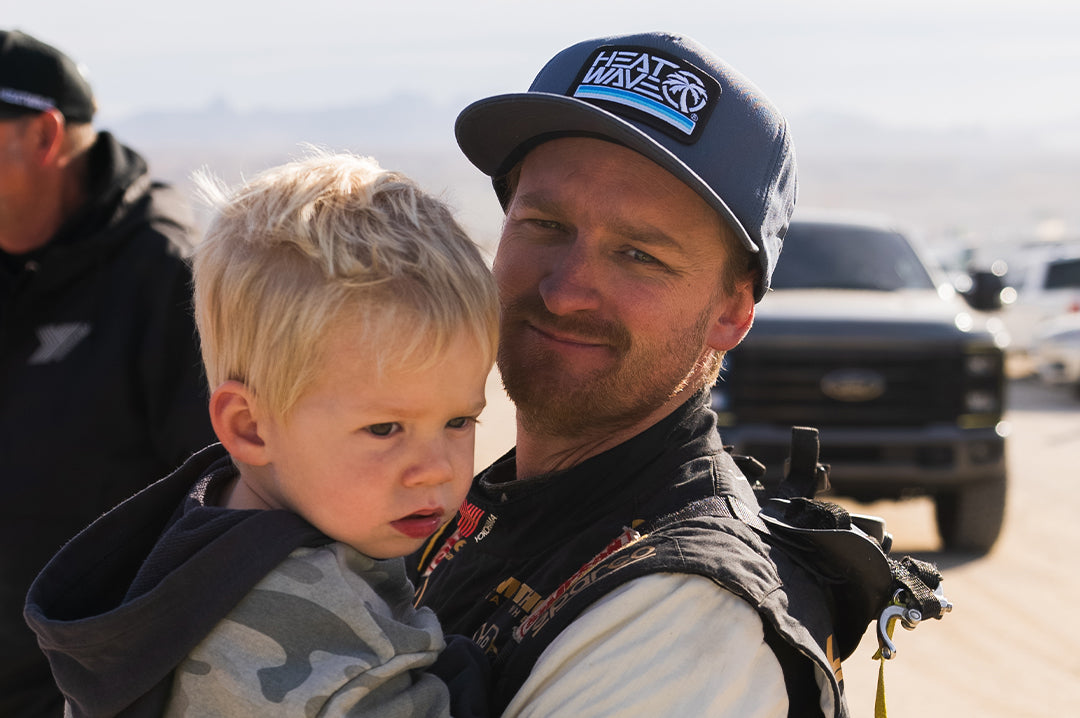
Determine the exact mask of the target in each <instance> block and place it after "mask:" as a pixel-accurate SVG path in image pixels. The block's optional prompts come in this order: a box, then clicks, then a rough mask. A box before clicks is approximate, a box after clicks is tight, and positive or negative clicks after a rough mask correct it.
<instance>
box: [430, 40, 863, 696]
mask: <svg viewBox="0 0 1080 718" xmlns="http://www.w3.org/2000/svg"><path fill="white" fill-rule="evenodd" d="M457 136H458V142H459V144H460V145H461V147H462V149H463V150H464V152H465V154H466V155H467V156H468V157H469V158H470V160H471V161H472V162H473V163H474V164H476V165H477V166H478V167H479V168H480V169H481V170H483V171H484V172H485V173H487V174H489V175H490V176H492V178H493V181H494V185H495V189H496V192H497V194H498V196H499V199H500V201H501V202H502V204H503V207H504V210H505V213H506V220H505V223H504V226H503V232H502V237H501V240H500V244H499V247H498V251H497V254H496V257H495V262H494V270H495V274H496V279H497V281H498V286H499V292H500V300H501V302H502V304H503V316H502V326H501V329H502V340H501V344H500V352H499V358H498V366H499V369H500V371H501V373H502V377H503V381H504V384H505V386H506V389H507V392H508V393H509V395H510V397H511V399H512V400H513V401H514V402H515V404H516V407H517V446H516V448H515V450H513V451H511V452H510V453H508V454H507V455H506V456H504V457H503V458H501V459H500V460H499V461H497V462H496V463H495V464H494V465H493V466H492V467H491V468H489V469H488V470H487V471H485V472H484V473H482V474H481V475H480V476H479V477H477V479H476V481H475V482H474V484H473V488H472V490H471V492H470V494H469V497H468V499H467V500H466V503H465V504H464V505H463V507H462V510H461V512H460V514H459V515H458V517H457V518H456V519H455V521H453V522H451V524H450V525H448V526H447V527H446V529H445V530H444V531H443V532H442V533H441V534H440V535H438V536H436V537H435V538H434V539H433V540H432V541H431V542H430V543H429V545H428V546H427V547H425V550H424V551H423V552H421V555H419V556H418V557H416V561H414V562H413V565H414V568H416V569H417V583H418V586H417V596H418V602H419V603H422V604H426V605H429V606H431V607H432V608H434V609H435V610H436V612H437V613H438V615H439V617H440V619H441V620H442V621H443V624H444V629H445V630H446V631H447V632H451V633H461V634H464V635H467V636H470V637H472V638H473V639H474V640H475V641H476V642H477V643H478V644H479V645H480V646H481V648H483V649H484V650H485V651H486V652H487V654H488V655H489V657H490V658H491V659H492V663H493V677H494V687H493V691H492V700H493V706H492V707H493V710H494V711H495V712H496V713H498V712H502V713H503V715H507V716H551V715H567V716H571V715H572V716H638V715H672V716H690V715H692V716H743V717H745V716H784V715H800V716H802V715H822V714H824V715H836V716H842V715H847V707H846V703H845V701H844V698H843V691H842V683H841V676H840V672H839V660H837V652H836V651H835V650H834V648H833V635H832V622H831V618H830V615H829V611H828V607H827V599H826V598H825V594H824V593H823V591H822V588H821V586H819V585H818V584H817V582H815V581H814V580H813V579H812V578H811V577H810V576H809V575H808V574H807V573H805V572H803V571H802V570H801V569H799V568H798V567H797V566H796V565H794V564H793V563H792V562H791V561H790V560H789V559H786V558H785V557H784V555H783V554H781V553H779V552H777V551H776V550H775V549H774V548H772V547H770V546H769V545H767V544H765V543H763V542H762V540H761V537H760V535H759V534H758V533H756V532H755V531H754V530H753V529H752V528H751V526H750V524H751V523H752V522H753V518H752V517H754V516H755V515H756V513H757V510H758V507H757V504H756V499H755V497H754V494H753V491H752V490H751V487H750V485H749V483H748V482H747V480H746V479H745V478H744V477H743V475H742V474H741V473H740V471H739V470H738V469H737V468H736V466H735V463H734V461H733V460H732V458H731V457H730V456H729V455H728V454H726V453H725V452H724V450H723V447H722V442H721V439H720V437H719V435H718V434H717V431H716V426H715V415H714V414H713V413H712V412H711V409H710V408H709V387H710V386H711V384H712V383H713V382H714V381H715V379H716V376H717V372H718V370H719V366H720V361H721V358H722V356H723V353H724V352H725V351H727V350H729V349H731V348H732V347H734V346H736V345H737V344H738V343H739V341H740V340H741V339H742V338H743V336H744V335H745V334H746V332H747V331H748V330H749V329H750V326H751V323H752V321H753V318H754V306H755V302H756V301H757V300H760V299H761V298H762V296H763V295H764V293H765V291H766V290H767V288H768V286H769V277H770V274H771V272H772V269H773V267H774V266H775V263H776V259H777V256H778V254H779V252H780V247H781V244H782V239H783V236H784V233H785V231H786V228H787V223H788V219H789V217H790V215H791V212H792V209H793V207H794V200H795V160H794V155H793V151H792V147H791V141H790V137H789V134H788V129H787V126H786V123H785V121H784V119H783V118H782V117H781V116H780V114H779V113H778V112H777V111H776V110H775V108H774V107H773V106H772V105H771V104H770V103H769V101H768V100H767V99H766V98H765V97H764V96H763V95H762V94H761V93H760V92H759V91H758V90H757V89H756V88H755V87H754V86H753V85H751V84H750V83H749V82H748V81H746V80H745V79H744V78H742V77H741V76H739V75H738V74H737V73H735V72H734V71H733V70H732V69H731V68H729V67H728V66H727V65H725V64H724V63H723V62H721V61H720V60H718V59H717V58H715V57H714V56H713V55H712V54H711V53H709V52H708V51H707V50H705V49H704V48H702V47H701V46H699V45H698V44H696V43H695V42H693V41H692V40H689V39H687V38H683V37H678V36H672V35H664V34H658V33H648V34H641V35H630V36H621V37H611V38H603V39H598V40H592V41H587V42H583V43H580V44H577V45H575V46H573V47H571V48H568V49H566V50H564V51H563V52H561V53H559V54H558V55H557V56H556V57H555V58H554V59H552V60H551V61H550V62H549V63H548V64H547V65H546V66H545V67H544V68H543V69H542V70H541V71H540V74H539V75H538V76H537V77H536V79H535V81H534V82H533V84H532V86H531V87H530V89H529V91H528V92H527V93H523V94H512V95H503V96H498V97H493V98H489V99H486V100H482V101H479V102H477V103H474V104H473V105H471V106H470V107H468V108H466V109H465V110H464V111H463V112H462V114H461V116H460V117H459V118H458V123H457ZM863 628H865V624H863Z"/></svg>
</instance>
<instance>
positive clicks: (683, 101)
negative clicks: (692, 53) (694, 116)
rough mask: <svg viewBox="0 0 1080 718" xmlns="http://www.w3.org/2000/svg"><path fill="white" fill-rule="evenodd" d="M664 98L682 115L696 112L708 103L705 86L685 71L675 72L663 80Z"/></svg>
mask: <svg viewBox="0 0 1080 718" xmlns="http://www.w3.org/2000/svg"><path fill="white" fill-rule="evenodd" d="M662 88H663V91H664V98H665V99H667V101H668V103H670V104H671V106H672V107H678V108H679V110H680V111H681V112H682V113H683V114H684V115H689V114H691V113H693V112H697V111H698V110H700V109H701V108H703V107H704V106H705V104H706V103H707V102H708V101H709V93H708V91H706V89H705V84H704V83H703V82H702V81H701V80H700V79H698V77H697V76H696V75H694V74H692V73H689V72H687V71H686V70H676V71H675V72H672V73H671V74H670V75H668V76H667V77H665V78H664V83H663V85H662Z"/></svg>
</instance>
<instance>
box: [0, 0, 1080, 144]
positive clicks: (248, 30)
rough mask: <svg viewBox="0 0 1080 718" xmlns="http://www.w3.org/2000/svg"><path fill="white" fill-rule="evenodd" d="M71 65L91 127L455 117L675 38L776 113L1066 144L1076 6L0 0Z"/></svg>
mask: <svg viewBox="0 0 1080 718" xmlns="http://www.w3.org/2000/svg"><path fill="white" fill-rule="evenodd" d="M0 27H4V28H12V27H17V28H20V29H22V30H25V31H27V32H30V33H31V34H34V35H37V36H38V37H40V38H41V39H43V40H46V41H48V42H51V43H53V44H55V45H57V46H59V47H61V48H62V49H63V50H65V51H66V52H68V54H70V55H72V56H73V57H75V58H76V59H77V60H79V61H81V62H83V63H84V64H85V65H86V66H87V67H88V69H89V71H90V74H91V78H92V81H93V84H94V87H95V88H96V91H97V93H98V96H99V102H100V104H101V106H102V109H101V115H100V117H101V118H103V119H108V118H116V117H123V116H125V115H128V114H131V113H134V112H138V111H141V110H147V109H191V108H196V107H200V106H204V105H206V104H208V103H210V102H212V101H214V100H218V99H225V100H226V101H227V102H229V103H230V104H231V105H232V106H234V107H236V108H237V109H252V108H259V107H272V108H277V109H301V108H323V107H333V106H341V105H348V104H352V103H355V102H357V101H364V100H369V99H381V98H386V97H388V96H395V95H398V94H402V93H412V94H417V93H419V94H426V95H430V96H433V97H435V98H437V99H439V100H447V101H453V102H464V101H468V100H472V99H475V98H477V97H481V96H484V95H487V94H491V93H495V92H502V91H515V90H522V89H524V88H525V87H526V86H527V85H528V83H529V82H530V81H531V79H532V76H533V75H534V74H535V72H536V71H537V70H538V69H539V68H540V66H541V65H542V64H543V62H544V61H546V60H547V59H548V58H549V57H550V56H551V55H552V54H553V53H554V52H556V51H557V50H559V49H561V48H562V47H564V46H566V45H568V44H571V43H573V42H575V41H577V40H581V39H585V38H588V37H596V36H600V35H606V34H611V33H615V32H624V31H638V30H651V29H665V30H673V31H677V32H681V33H685V34H687V35H690V36H692V37H694V38H696V39H697V40H699V41H701V42H702V43H703V44H705V45H706V46H708V47H710V48H711V49H713V50H714V51H715V52H716V53H717V54H718V55H720V56H721V57H724V58H725V59H727V60H728V61H729V62H731V63H732V64H733V65H735V66H736V67H737V68H739V69H740V70H741V71H742V72H743V73H744V74H746V75H748V76H749V77H750V78H751V79H752V80H753V81H754V82H756V83H757V84H758V85H759V86H761V87H762V88H763V89H764V90H765V91H766V93H767V94H769V95H770V97H771V98H772V99H773V100H774V101H775V102H776V103H777V104H778V105H779V106H780V107H781V108H782V109H783V110H784V111H785V112H787V113H789V114H795V113H805V112H811V111H827V112H855V113H858V114H862V115H866V116H868V117H871V118H873V119H876V120H878V121H881V122H884V123H887V124H889V125H893V126H903V127H907V126H916V127H933V128H941V127H974V126H979V127H986V128H989V129H1013V128H1017V127H1029V126H1032V127H1033V126H1037V125H1040V124H1043V123H1050V124H1056V125H1059V126H1060V125H1065V126H1068V124H1069V123H1072V124H1073V125H1077V126H1080V39H1078V38H1080V2H1078V1H1077V0H907V1H906V2H884V1H883V0H861V1H858V0H847V1H840V0H824V1H819V0H738V1H735V2H725V1H724V0H709V1H705V2H687V1H680V0H602V1H597V2H587V0H569V1H567V0H549V1H546V2H545V1H544V0H534V1H533V2H528V3H525V2H516V1H514V0H393V1H392V2H379V3H375V2H367V1H366V0H365V1H361V0H302V1H301V2H289V3H285V2H274V1H273V0H174V1H172V2H162V3H158V2H147V0H93V1H91V2H87V1H86V0H0Z"/></svg>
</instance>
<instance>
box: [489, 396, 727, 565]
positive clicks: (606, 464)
mask: <svg viewBox="0 0 1080 718" xmlns="http://www.w3.org/2000/svg"><path fill="white" fill-rule="evenodd" d="M708 398H709V391H708V390H707V389H702V390H701V391H698V392H696V393H695V394H694V395H692V396H691V397H690V398H689V399H687V401H686V402H684V403H683V404H682V405H681V406H679V407H678V408H677V409H675V411H673V412H672V413H671V414H669V415H668V416H666V417H664V418H663V419H661V420H660V421H658V422H657V423H655V424H653V425H652V426H651V427H649V428H648V429H646V430H645V431H643V432H641V433H640V434H637V435H636V436H634V437H632V438H631V439H629V440H627V441H625V442H623V443H621V444H619V445H618V446H615V447H612V448H611V449H608V450H607V451H604V452H602V453H600V454H597V455H596V456H593V457H591V458H589V459H586V460H585V461H583V462H581V463H580V464H577V465H576V466H573V467H571V468H569V469H566V470H563V471H559V472H555V473H551V474H544V475H542V476H537V477H535V478H527V479H515V478H513V477H514V476H515V474H516V466H515V461H514V459H515V454H514V452H513V451H511V452H509V453H507V454H506V455H505V456H503V457H502V458H501V459H499V460H498V461H496V462H495V463H494V464H493V465H492V466H491V467H489V468H488V469H487V470H486V471H484V472H483V473H481V474H480V475H479V476H478V477H477V478H476V480H475V481H474V483H473V488H472V490H471V491H470V493H469V498H468V501H470V502H471V503H473V504H475V505H477V506H478V507H480V508H482V509H484V510H485V511H487V512H489V513H491V514H494V515H495V516H496V517H497V523H501V524H502V525H503V526H504V527H507V530H509V527H513V528H514V533H515V535H516V539H515V542H516V545H517V549H518V550H520V549H522V548H523V546H522V545H521V543H520V542H521V539H522V537H523V536H530V537H531V538H530V539H528V541H529V542H535V543H536V544H537V545H536V546H534V547H533V548H535V549H539V548H540V546H541V545H544V544H548V543H550V542H553V541H558V540H560V538H559V537H560V536H564V535H567V534H568V533H569V534H572V533H573V532H574V531H576V530H578V529H581V528H584V527H587V526H589V525H590V524H591V523H592V522H593V521H594V520H595V516H596V512H597V509H598V507H600V506H603V507H605V509H604V512H605V513H610V511H611V509H612V508H613V507H614V510H615V511H616V512H621V511H622V510H625V511H626V515H627V516H628V517H630V516H633V514H634V508H635V507H637V506H640V505H642V504H643V503H645V502H646V501H647V500H648V499H650V498H651V497H652V496H653V495H654V494H655V493H656V492H657V491H661V490H663V491H672V492H674V493H677V491H678V481H677V480H676V481H675V483H674V484H672V483H667V482H658V481H657V480H656V476H657V475H658V473H661V474H662V473H667V472H669V471H672V470H674V469H675V467H677V466H678V465H679V464H681V463H683V462H684V461H685V459H686V457H687V456H701V457H704V456H709V455H712V454H716V453H719V452H722V451H723V445H722V442H721V440H720V436H719V434H717V432H716V430H715V429H716V415H715V414H714V413H713V411H712V409H711V408H710V407H709V404H708ZM669 464H670V466H669ZM674 493H673V497H672V498H674ZM553 506H559V507H561V508H560V510H559V511H558V513H557V514H556V515H558V520H559V523H560V524H561V526H562V527H563V530H562V531H558V532H552V531H551V530H550V529H551V517H552V515H553V514H552V508H551V507H553ZM538 507H544V508H543V510H538ZM530 525H531V526H534V527H535V529H536V530H535V531H528V530H524V531H523V530H522V529H523V528H526V527H527V526H530ZM494 530H496V531H498V528H497V527H496V528H495V529H494ZM499 543H500V542H499V541H491V542H489V546H488V547H487V548H488V550H497V549H496V547H497V546H498V545H499ZM526 550H528V549H527V548H526Z"/></svg>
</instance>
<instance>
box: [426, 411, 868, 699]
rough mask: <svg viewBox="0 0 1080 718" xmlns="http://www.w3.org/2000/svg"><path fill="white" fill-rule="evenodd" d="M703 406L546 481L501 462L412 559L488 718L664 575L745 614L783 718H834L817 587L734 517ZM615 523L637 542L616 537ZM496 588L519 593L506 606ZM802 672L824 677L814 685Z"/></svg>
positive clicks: (736, 490) (740, 491) (742, 499)
mask: <svg viewBox="0 0 1080 718" xmlns="http://www.w3.org/2000/svg"><path fill="white" fill-rule="evenodd" d="M707 396H708V394H707V392H702V393H699V394H698V395H696V396H695V397H693V398H692V399H690V400H689V401H687V403H686V404H684V405H683V406H682V407H680V408H679V409H678V410H676V411H675V412H673V413H672V414H671V415H670V416H668V417H667V418H665V419H663V420H661V421H660V422H658V423H657V424H656V425H654V426H652V427H651V428H649V429H647V430H646V431H644V432H642V433H641V434H639V435H638V436H636V437H634V438H633V439H631V440H630V441H627V442H625V443H623V444H621V445H620V446H617V447H615V448H613V449H610V450H608V451H606V452H604V453H602V454H600V455H598V456H595V457H593V458H591V459H589V460H587V461H585V462H583V463H581V464H579V465H577V466H575V467H573V468H571V469H568V470H566V471H564V472H560V473H558V474H554V475H551V476H547V477H540V478H537V479H531V480H527V481H511V480H509V479H513V477H514V472H515V468H514V461H513V453H512V452H511V453H510V454H509V455H507V456H506V457H504V458H503V459H501V460H500V461H498V462H496V463H495V465H493V466H492V467H491V468H490V469H488V470H487V471H486V472H484V473H483V474H481V475H480V476H479V477H478V478H477V479H476V481H475V482H474V484H473V487H472V489H471V490H470V492H469V496H468V498H467V499H466V503H465V504H464V505H463V507H462V510H461V512H460V513H459V514H458V516H457V517H456V519H455V520H454V521H453V522H451V523H450V524H449V525H448V526H447V528H446V529H445V530H444V531H443V532H442V533H441V534H440V535H439V536H437V537H435V538H434V539H433V540H432V541H430V542H429V544H428V545H427V546H426V547H425V549H424V550H423V551H422V552H421V553H420V555H418V556H414V558H413V560H412V561H411V562H410V565H411V568H412V569H414V570H416V571H417V576H416V579H415V580H416V582H417V596H418V598H419V602H420V603H422V604H423V605H427V606H430V607H431V608H432V609H434V610H435V612H436V614H437V615H438V616H439V619H440V620H441V621H442V622H443V628H444V630H446V631H447V632H453V633H461V634H464V635H465V636H469V637H472V638H473V640H475V641H476V642H477V643H478V644H479V645H480V647H481V648H483V649H484V650H485V651H486V652H487V654H488V656H489V658H490V659H491V661H492V668H493V674H492V676H493V691H492V695H493V706H492V709H493V712H495V713H498V712H500V711H501V710H502V709H503V708H505V707H506V705H507V704H508V702H509V701H510V699H511V698H513V696H514V694H515V693H516V692H517V690H518V688H520V686H521V685H522V683H523V682H524V680H525V679H526V678H527V677H528V675H529V672H530V670H531V668H532V666H533V664H534V662H535V661H536V660H537V658H538V657H539V656H540V654H541V653H542V652H543V650H544V649H545V648H546V647H547V646H548V645H549V644H550V643H551V642H552V641H553V640H554V638H555V637H556V636H557V635H558V634H559V633H560V632H561V631H562V630H564V629H565V628H566V627H567V626H569V625H570V623H571V622H572V621H573V620H574V618H576V617H577V616H578V615H579V614H580V613H581V612H582V611H584V610H585V609H586V608H588V606H589V605H591V604H592V603H593V602H595V601H596V600H597V599H599V598H600V597H602V596H603V595H605V594H606V593H608V592H610V591H611V590H613V589H614V588H616V587H618V586H619V585H621V584H622V583H624V582H626V581H629V580H631V579H633V578H637V577H639V576H642V575H646V574H649V573H668V572H672V573H693V574H698V575H702V576H706V577H708V578H711V579H712V580H713V581H715V582H716V583H717V584H719V585H720V586H723V587H724V588H726V589H728V590H729V591H731V592H732V593H734V594H735V595H736V596H739V597H740V598H742V599H744V600H745V601H747V602H748V603H749V604H750V605H751V606H752V607H753V608H754V609H755V610H757V612H758V613H759V615H760V616H761V619H762V624H763V626H764V629H765V639H766V641H767V642H768V643H769V645H770V647H772V648H773V650H774V652H775V653H776V654H777V658H778V660H779V661H780V663H781V666H782V668H783V670H784V675H785V679H786V681H787V687H788V693H789V698H790V699H791V700H790V703H791V712H790V713H789V715H792V716H820V715H821V709H820V707H819V700H820V696H819V691H820V692H821V693H824V694H828V695H829V696H830V701H829V702H830V703H831V704H833V705H834V706H835V711H834V713H833V715H834V716H835V718H840V717H841V716H846V715H847V705H846V701H845V700H844V697H843V685H842V683H841V681H840V680H839V677H838V676H836V675H834V673H833V667H834V666H833V663H834V658H835V656H833V655H831V651H830V648H829V646H830V645H831V643H832V630H833V617H832V615H831V612H830V608H829V597H828V594H827V592H826V589H825V587H824V586H823V585H821V583H820V582H819V581H818V579H817V578H816V577H815V576H813V575H811V574H810V573H808V572H807V571H805V570H803V569H802V568H801V567H800V566H798V565H796V564H795V563H794V562H793V561H792V560H791V559H790V558H789V557H788V556H787V555H786V554H785V553H784V552H782V551H779V550H777V549H776V548H774V547H772V546H770V545H768V544H767V543H765V542H764V541H763V540H762V538H761V536H760V535H759V534H758V533H757V532H755V531H754V530H753V529H752V528H751V527H750V525H749V524H748V523H747V521H746V520H745V519H746V518H749V517H752V516H755V515H756V514H757V512H758V505H757V500H756V498H755V496H754V492H753V490H752V489H751V486H750V484H749V483H748V482H747V481H746V479H745V478H744V477H743V476H742V474H741V473H740V472H739V470H738V468H737V467H736V465H735V462H734V461H733V460H732V458H731V457H730V456H729V455H728V454H727V453H726V452H725V451H724V448H723V446H722V443H721V440H720V436H719V435H718V434H717V432H716V416H715V414H713V412H712V411H711V410H710V409H709V408H708V405H707V402H706V399H707ZM627 527H634V528H636V529H637V530H638V531H639V533H635V534H634V537H632V538H627V539H626V540H625V541H620V540H619V538H620V537H626V536H627V532H628V531H629V529H628V528H627ZM506 586H521V587H525V586H527V587H528V588H529V589H530V590H529V591H528V592H526V591H524V590H522V591H519V592H517V593H516V594H514V596H513V600H508V598H507V597H504V596H503V595H501V594H500V591H505V587H506ZM508 595H509V594H508ZM814 666H816V667H817V669H818V672H819V673H820V674H821V675H823V676H827V677H828V680H826V681H825V683H824V685H822V686H821V687H820V689H819V687H818V686H817V685H816V683H815V680H814V673H815V670H814ZM613 669H617V668H613Z"/></svg>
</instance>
